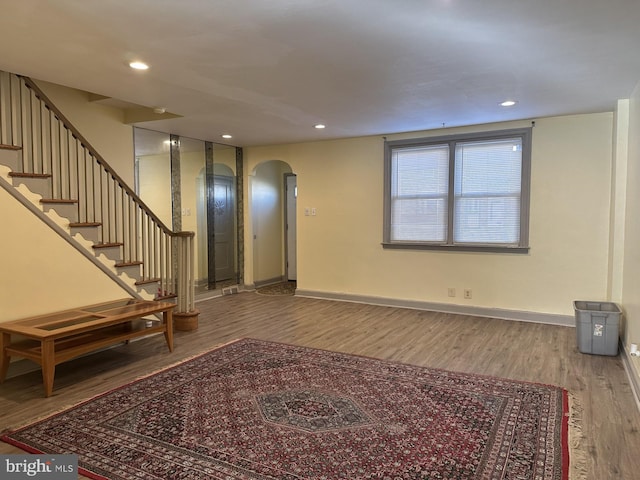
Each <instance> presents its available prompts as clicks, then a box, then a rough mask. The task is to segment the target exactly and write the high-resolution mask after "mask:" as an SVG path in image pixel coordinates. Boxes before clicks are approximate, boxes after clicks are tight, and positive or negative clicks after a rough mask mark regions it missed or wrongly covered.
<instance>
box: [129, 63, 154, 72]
mask: <svg viewBox="0 0 640 480" xmlns="http://www.w3.org/2000/svg"><path fill="white" fill-rule="evenodd" d="M129 66H130V67H131V68H133V69H134V70H148V69H149V65H147V64H146V63H144V62H131V63H129Z"/></svg>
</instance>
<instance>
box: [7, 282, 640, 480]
mask: <svg viewBox="0 0 640 480" xmlns="http://www.w3.org/2000/svg"><path fill="white" fill-rule="evenodd" d="M197 308H198V309H200V311H201V315H200V324H199V328H198V330H197V331H194V332H176V335H175V350H174V352H173V353H169V352H168V350H167V347H166V343H165V341H164V338H163V337H162V336H155V337H150V338H146V339H143V340H140V341H137V342H132V343H130V344H129V345H122V346H118V347H117V348H113V349H110V350H106V351H103V352H99V353H96V354H94V355H90V356H87V357H83V358H79V359H76V360H74V361H71V362H68V363H65V364H62V365H59V366H58V367H57V369H56V376H55V385H54V391H53V396H51V397H49V398H44V397H43V388H42V378H41V375H40V372H39V371H38V372H33V373H28V374H24V375H21V376H17V377H13V378H9V379H8V380H7V381H5V383H4V384H3V385H1V386H0V431H3V430H7V429H14V428H17V427H19V426H21V425H24V424H27V423H29V422H31V421H33V420H34V419H36V418H40V417H43V416H46V415H48V414H50V413H53V412H55V411H58V410H60V409H62V408H64V407H67V406H71V405H74V404H76V403H78V402H80V401H82V400H85V399H87V398H90V397H92V396H94V395H97V394H99V393H102V392H105V391H107V390H109V389H112V388H114V387H117V386H119V385H122V384H124V383H127V382H130V381H132V380H134V379H135V378H137V377H140V376H144V375H147V374H149V373H151V372H152V371H155V370H158V369H160V368H163V367H166V366H168V365H171V364H173V363H176V362H179V361H180V360H183V359H185V358H188V357H191V356H193V355H195V354H197V353H200V352H203V351H206V350H209V349H211V348H213V347H215V346H217V345H220V344H222V343H226V342H228V341H231V340H233V339H236V338H240V337H252V338H260V339H264V340H273V341H279V342H286V343H291V344H296V345H304V346H309V347H316V348H324V349H330V350H335V351H341V352H348V353H354V354H360V355H367V356H371V357H377V358H383V359H388V360H394V361H400V362H405V363H410V364H415V365H424V366H429V367H437V368H444V369H448V370H457V371H462V372H471V373H478V374H484V375H494V376H500V377H507V378H513V379H517V380H525V381H530V382H539V383H547V384H554V385H559V386H562V387H564V388H566V389H568V390H569V391H570V392H571V393H572V394H573V395H574V396H575V398H576V400H577V402H578V403H579V405H581V408H582V417H583V421H582V424H583V425H582V428H583V435H584V440H583V450H584V453H585V455H587V472H588V473H587V477H586V478H587V479H589V480H608V479H625V480H630V479H634V478H640V433H639V432H640V413H639V412H638V408H637V405H636V403H635V400H634V397H633V393H632V391H631V388H630V386H629V381H628V378H627V375H626V373H625V371H624V368H623V366H622V360H621V358H620V357H605V356H598V355H584V354H581V353H579V352H578V350H577V348H576V338H575V335H576V333H575V329H573V328H568V327H558V326H550V325H540V324H534V323H524V322H512V321H504V320H495V319H486V318H477V317H470V316H463V315H452V314H443V313H433V312H425V311H418V310H407V309H400V308H391V307H379V306H371V305H361V304H355V303H344V302H332V301H328V300H316V299H306V298H300V297H292V296H264V295H258V294H256V293H241V294H238V295H229V296H225V297H221V298H217V299H213V300H207V301H205V302H200V303H198V304H197ZM12 368H13V367H12ZM9 373H10V374H11V370H10V372H9ZM0 453H22V452H21V451H20V450H19V449H17V448H15V447H12V446H10V445H8V444H4V443H0Z"/></svg>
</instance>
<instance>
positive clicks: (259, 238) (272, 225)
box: [251, 160, 296, 287]
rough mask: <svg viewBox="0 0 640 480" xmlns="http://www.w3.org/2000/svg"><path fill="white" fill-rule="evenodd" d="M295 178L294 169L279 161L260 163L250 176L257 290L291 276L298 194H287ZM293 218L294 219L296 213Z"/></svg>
mask: <svg viewBox="0 0 640 480" xmlns="http://www.w3.org/2000/svg"><path fill="white" fill-rule="evenodd" d="M287 178H288V179H289V180H287ZM292 178H293V179H295V175H294V174H293V172H292V169H291V167H290V166H289V165H288V164H287V163H285V162H282V161H280V160H269V161H266V162H263V163H261V164H259V165H258V166H256V167H255V169H254V171H253V172H252V175H251V211H252V225H251V226H252V230H253V280H254V284H255V286H256V287H260V286H263V285H268V284H272V283H277V282H281V281H283V280H287V279H288V276H289V272H288V265H290V264H291V260H290V259H288V258H287V257H288V256H289V257H290V255H288V254H289V253H291V252H293V254H294V255H295V251H296V249H295V238H296V236H295V228H296V226H295V224H294V225H290V223H291V213H292V209H293V208H294V207H295V195H294V196H293V197H291V196H288V195H287V184H289V185H290V186H291V185H292V180H291V179H292ZM294 194H295V191H294ZM293 215H294V218H295V210H293ZM289 227H290V228H289ZM288 230H289V232H288Z"/></svg>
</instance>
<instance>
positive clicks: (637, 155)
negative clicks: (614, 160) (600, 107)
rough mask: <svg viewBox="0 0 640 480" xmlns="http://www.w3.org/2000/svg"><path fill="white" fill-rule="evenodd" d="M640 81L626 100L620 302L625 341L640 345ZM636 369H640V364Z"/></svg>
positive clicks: (627, 343)
mask: <svg viewBox="0 0 640 480" xmlns="http://www.w3.org/2000/svg"><path fill="white" fill-rule="evenodd" d="M638 179H640V84H638V86H636V88H635V90H634V92H633V94H632V96H631V98H630V102H629V149H628V165H627V185H626V190H627V197H626V211H625V219H626V220H625V226H624V233H625V240H624V273H623V278H624V280H623V286H622V305H623V308H624V312H625V321H626V328H625V336H624V342H625V344H626V345H627V346H628V345H629V344H630V343H637V344H640V220H639V219H640V183H639V182H638ZM636 368H638V369H639V371H640V364H637V366H636Z"/></svg>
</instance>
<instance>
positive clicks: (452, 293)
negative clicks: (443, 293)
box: [447, 288, 456, 297]
mask: <svg viewBox="0 0 640 480" xmlns="http://www.w3.org/2000/svg"><path fill="white" fill-rule="evenodd" d="M447 293H448V295H449V296H450V297H455V296H456V289H455V288H449V289H448V290H447Z"/></svg>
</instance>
